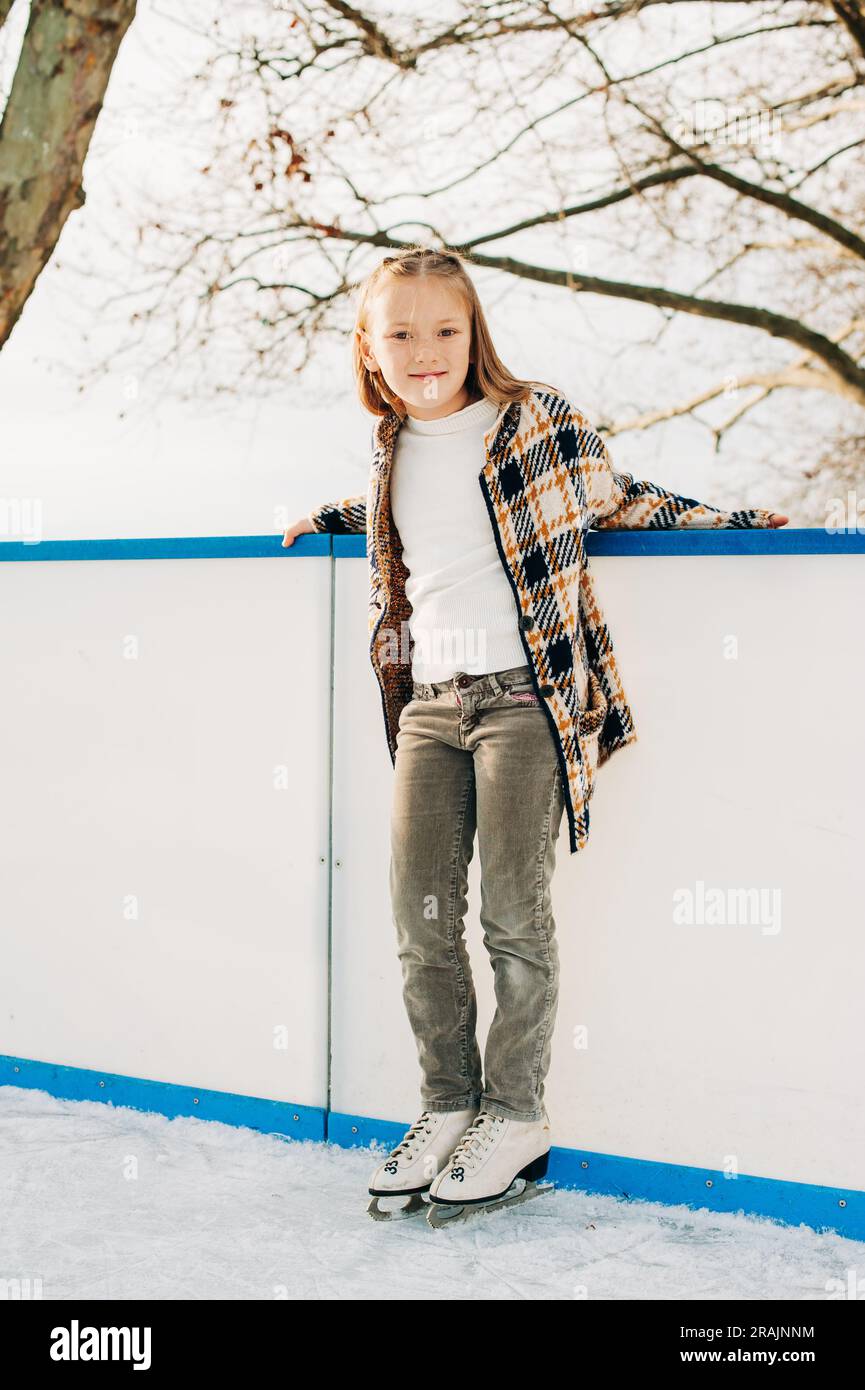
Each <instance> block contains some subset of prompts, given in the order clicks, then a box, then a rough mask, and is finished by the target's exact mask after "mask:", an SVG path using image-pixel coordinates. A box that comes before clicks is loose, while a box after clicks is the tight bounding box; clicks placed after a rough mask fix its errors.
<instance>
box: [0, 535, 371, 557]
mask: <svg viewBox="0 0 865 1390" xmlns="http://www.w3.org/2000/svg"><path fill="white" fill-rule="evenodd" d="M330 542H331V537H330V536H328V535H322V534H320V533H318V532H316V534H315V535H312V534H310V535H306V536H298V538H297V540H296V541H295V542H294V545H289V546H284V545H283V544H282V535H281V534H280V535H278V536H128V537H123V536H121V537H120V538H119V539H117V540H80V541H36V542H35V543H34V544H33V545H31V544H29V543H28V542H27V541H0V560H211V559H244V558H249V557H250V556H256V555H265V556H268V555H282V556H286V557H288V558H289V559H290V558H292V557H300V556H303V555H330V554H331V547H330ZM365 553H366V552H365V551H364V554H365Z"/></svg>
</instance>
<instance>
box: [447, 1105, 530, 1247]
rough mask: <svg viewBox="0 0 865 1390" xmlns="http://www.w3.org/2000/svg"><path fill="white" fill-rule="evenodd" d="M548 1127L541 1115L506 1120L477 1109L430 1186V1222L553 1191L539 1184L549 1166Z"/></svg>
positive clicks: (462, 1218)
mask: <svg viewBox="0 0 865 1390" xmlns="http://www.w3.org/2000/svg"><path fill="white" fill-rule="evenodd" d="M551 1143H552V1130H551V1128H550V1120H549V1116H548V1115H547V1112H546V1110H545V1111H544V1115H543V1119H541V1120H530V1121H525V1120H508V1119H505V1118H504V1116H502V1115H493V1114H491V1113H490V1111H489V1110H481V1111H480V1113H479V1115H478V1117H477V1120H476V1121H475V1123H474V1124H473V1125H470V1126H469V1128H468V1129H467V1130H466V1132H465V1134H464V1135H463V1137H462V1138H461V1139H460V1141H459V1143H458V1144H457V1146H456V1148H455V1149H454V1151H453V1153H452V1154H451V1156H450V1159H449V1160H448V1163H447V1166H446V1167H445V1168H443V1169H442V1171H441V1173H439V1175H438V1177H437V1178H436V1179H435V1181H434V1182H433V1183H432V1185H431V1187H430V1189H429V1194H428V1197H429V1203H430V1205H429V1207H428V1208H427V1221H428V1222H429V1224H430V1225H431V1226H433V1227H436V1228H439V1227H441V1226H449V1225H450V1224H451V1223H453V1222H456V1221H465V1220H466V1219H467V1218H468V1217H470V1216H474V1215H476V1214H477V1213H478V1212H481V1211H490V1210H494V1209H495V1208H497V1207H506V1206H507V1207H510V1206H516V1205H517V1204H518V1203H519V1202H528V1201H530V1200H531V1198H532V1197H541V1196H543V1195H544V1194H545V1193H547V1192H553V1191H554V1190H555V1188H554V1185H553V1183H542V1184H541V1185H540V1186H539V1185H538V1179H539V1178H542V1177H543V1176H544V1174H545V1173H546V1171H547V1164H548V1162H549V1157H550V1145H551Z"/></svg>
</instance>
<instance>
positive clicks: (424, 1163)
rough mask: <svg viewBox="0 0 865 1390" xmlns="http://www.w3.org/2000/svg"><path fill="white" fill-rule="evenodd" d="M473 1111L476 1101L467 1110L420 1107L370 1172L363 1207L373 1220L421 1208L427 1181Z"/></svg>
mask: <svg viewBox="0 0 865 1390" xmlns="http://www.w3.org/2000/svg"><path fill="white" fill-rule="evenodd" d="M477 1113H478V1107H477V1106H476V1105H475V1106H472V1108H471V1109H468V1110H424V1112H423V1114H422V1115H421V1117H420V1119H419V1120H416V1121H415V1123H414V1124H413V1125H412V1126H411V1128H410V1129H408V1130H407V1131H406V1134H405V1137H404V1138H403V1139H402V1141H401V1142H400V1143H399V1144H398V1145H397V1147H396V1148H395V1149H392V1150H391V1152H390V1154H389V1156H388V1157H387V1158H386V1159H385V1161H384V1163H380V1164H379V1165H378V1167H377V1168H376V1170H375V1172H374V1173H373V1175H372V1178H371V1179H370V1185H369V1190H370V1193H371V1195H372V1201H371V1202H370V1204H369V1206H368V1207H367V1211H368V1212H369V1214H370V1216H371V1217H373V1218H374V1220H376V1221H393V1220H398V1219H399V1218H401V1217H405V1216H414V1215H415V1214H416V1213H417V1212H419V1211H424V1210H425V1209H426V1200H425V1199H426V1195H427V1193H428V1191H429V1187H430V1183H431V1182H432V1180H433V1178H435V1177H437V1175H438V1174H439V1172H440V1171H441V1169H442V1168H443V1166H444V1165H445V1163H447V1161H448V1158H449V1157H450V1155H451V1154H452V1153H453V1149H454V1145H455V1143H456V1142H457V1140H458V1139H459V1137H460V1135H461V1134H464V1133H465V1131H466V1128H467V1126H468V1125H470V1124H471V1123H472V1121H473V1120H474V1118H475V1116H476V1115H477Z"/></svg>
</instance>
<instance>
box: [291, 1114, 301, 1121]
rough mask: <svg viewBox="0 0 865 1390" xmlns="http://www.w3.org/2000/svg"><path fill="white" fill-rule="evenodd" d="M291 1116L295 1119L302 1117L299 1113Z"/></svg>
mask: <svg viewBox="0 0 865 1390" xmlns="http://www.w3.org/2000/svg"><path fill="white" fill-rule="evenodd" d="M291 1118H292V1119H293V1120H299V1119H300V1116H299V1115H292V1117H291Z"/></svg>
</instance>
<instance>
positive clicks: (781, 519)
mask: <svg viewBox="0 0 865 1390" xmlns="http://www.w3.org/2000/svg"><path fill="white" fill-rule="evenodd" d="M789 520H790V518H789V516H782V515H781V513H780V512H773V513H772V515H771V516H770V517H769V525H770V526H786V525H787V522H788V521H789Z"/></svg>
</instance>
